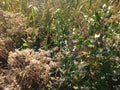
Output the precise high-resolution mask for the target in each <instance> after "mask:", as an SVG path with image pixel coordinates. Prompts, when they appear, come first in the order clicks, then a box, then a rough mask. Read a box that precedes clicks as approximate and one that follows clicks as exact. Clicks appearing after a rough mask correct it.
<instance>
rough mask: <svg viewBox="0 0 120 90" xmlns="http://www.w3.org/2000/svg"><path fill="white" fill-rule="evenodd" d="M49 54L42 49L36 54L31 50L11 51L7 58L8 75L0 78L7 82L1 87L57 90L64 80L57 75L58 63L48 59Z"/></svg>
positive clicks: (19, 89)
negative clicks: (55, 89) (54, 89)
mask: <svg viewBox="0 0 120 90" xmlns="http://www.w3.org/2000/svg"><path fill="white" fill-rule="evenodd" d="M50 53H51V52H50V51H44V50H42V49H39V51H38V52H35V51H34V50H32V49H24V50H21V51H19V50H18V49H16V50H15V52H12V51H11V52H10V53H9V56H8V65H9V67H10V70H9V72H10V73H7V75H3V76H4V77H2V78H1V79H2V81H3V82H5V80H7V81H9V82H8V83H4V84H3V83H2V84H1V85H2V86H5V84H6V86H5V87H6V88H8V87H14V90H15V89H18V90H21V89H30V90H32V89H34V90H37V89H46V88H47V89H48V88H51V89H52V88H58V87H59V86H60V85H61V83H62V82H63V81H64V79H63V78H61V77H59V76H58V75H57V72H56V70H57V68H58V67H59V65H60V63H59V62H58V61H56V62H55V61H53V60H52V58H51V57H49V54H50ZM0 75H2V73H1V74H0ZM10 77H11V78H10ZM56 86H57V87H56Z"/></svg>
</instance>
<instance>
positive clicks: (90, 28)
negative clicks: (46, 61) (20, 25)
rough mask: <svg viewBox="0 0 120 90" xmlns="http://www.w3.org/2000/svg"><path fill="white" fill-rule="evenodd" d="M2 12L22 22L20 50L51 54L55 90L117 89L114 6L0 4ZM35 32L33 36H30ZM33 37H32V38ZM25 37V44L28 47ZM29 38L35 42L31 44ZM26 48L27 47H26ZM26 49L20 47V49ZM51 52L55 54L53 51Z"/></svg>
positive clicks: (43, 1)
mask: <svg viewBox="0 0 120 90" xmlns="http://www.w3.org/2000/svg"><path fill="white" fill-rule="evenodd" d="M0 2H1V4H0V6H1V8H2V9H3V10H5V11H9V12H12V13H22V14H24V15H25V16H26V17H27V20H26V22H25V23H26V25H25V29H27V28H33V31H32V32H33V33H32V34H28V33H27V34H25V35H24V41H25V43H23V44H21V49H25V48H33V49H35V50H39V48H42V49H45V50H51V51H52V50H54V49H55V48H56V47H57V50H55V52H52V58H53V59H54V60H57V57H56V56H54V55H55V54H57V55H58V56H59V54H60V55H61V54H62V55H63V56H64V57H63V58H60V62H61V64H60V66H59V67H58V68H57V70H56V71H57V74H58V77H62V78H64V80H63V82H62V84H61V86H60V87H59V89H65V88H67V89H70V90H71V89H72V90H75V89H76V90H86V89H87V90H91V89H93V90H103V89H105V90H113V89H115V88H117V87H119V85H120V83H119V81H120V73H119V71H120V66H119V64H120V54H119V53H120V47H119V46H120V38H119V37H120V10H119V8H120V2H119V0H112V1H111V0H34V1H32V0H0ZM35 30H36V31H35ZM36 33H37V34H36ZM27 37H30V38H29V39H30V41H31V40H34V42H32V43H30V42H29V41H27V39H28V38H27ZM32 38H34V39H32ZM29 44H32V45H31V46H30V47H29ZM24 46H25V47H24ZM54 47H55V48H54Z"/></svg>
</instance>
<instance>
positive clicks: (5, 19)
mask: <svg viewBox="0 0 120 90" xmlns="http://www.w3.org/2000/svg"><path fill="white" fill-rule="evenodd" d="M26 22H27V18H26V17H25V16H24V15H23V14H21V13H11V12H8V11H4V10H2V9H1V8H0V63H2V64H3V63H4V62H5V63H6V62H7V58H8V53H9V51H14V49H15V48H20V47H22V44H23V43H29V44H32V43H33V42H35V40H36V39H35V37H36V36H37V35H36V34H37V30H35V29H33V28H31V27H28V28H27V26H26Z"/></svg>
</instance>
